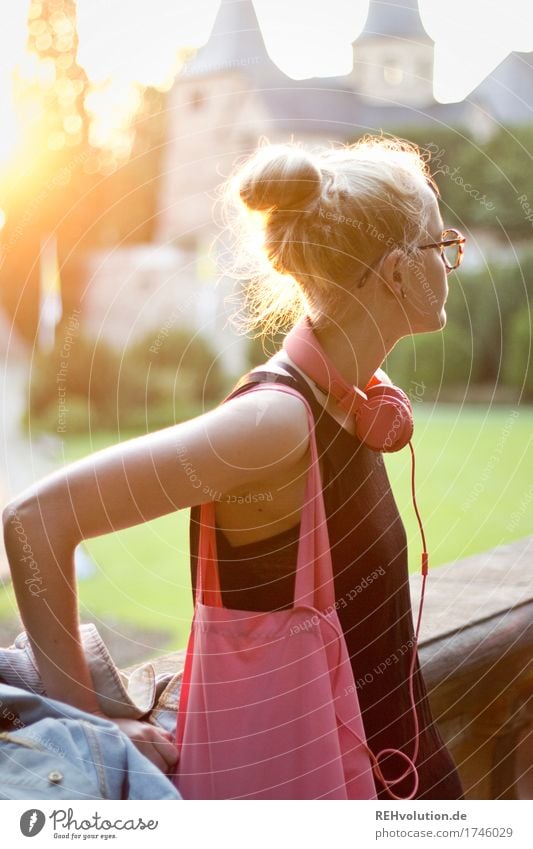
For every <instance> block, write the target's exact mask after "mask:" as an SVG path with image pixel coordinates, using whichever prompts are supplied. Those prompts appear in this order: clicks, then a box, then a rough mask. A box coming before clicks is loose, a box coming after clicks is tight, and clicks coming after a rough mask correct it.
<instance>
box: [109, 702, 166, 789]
mask: <svg viewBox="0 0 533 849" xmlns="http://www.w3.org/2000/svg"><path fill="white" fill-rule="evenodd" d="M92 713H93V714H94V715H95V716H100V717H103V718H104V719H107V720H109V721H110V722H114V723H115V724H116V725H118V727H119V728H120V730H121V731H122V732H123V733H124V734H126V736H127V737H129V738H130V740H131V741H132V743H134V744H135V745H136V746H137V748H138V750H139V751H140V752H141V754H143V755H144V756H145V757H146V758H148V759H149V760H151V761H152V763H153V764H155V765H156V767H158V769H160V770H161V772H165V773H166V772H169V771H170V770H172V768H173V767H174V766H175V765H176V763H177V760H178V751H177V749H176V745H175V743H174V742H173V735H172V734H171V733H170V732H169V731H165V729H164V728H158V727H157V726H155V725H152V724H151V723H150V722H141V721H139V720H137V719H126V718H125V717H119V718H118V719H117V718H116V717H114V716H107V715H106V714H105V713H103V712H102V711H101V710H98V711H92Z"/></svg>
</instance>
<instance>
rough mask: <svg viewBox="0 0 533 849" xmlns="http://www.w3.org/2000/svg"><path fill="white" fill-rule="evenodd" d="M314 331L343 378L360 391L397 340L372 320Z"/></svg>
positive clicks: (358, 320) (331, 325)
mask: <svg viewBox="0 0 533 849" xmlns="http://www.w3.org/2000/svg"><path fill="white" fill-rule="evenodd" d="M313 332H314V334H315V336H316V338H317V340H318V342H319V343H320V345H321V346H322V348H323V349H324V351H325V353H326V354H327V356H328V357H329V358H330V359H331V361H332V362H333V363H334V364H335V366H336V367H337V368H338V370H339V371H340V373H341V374H342V376H343V377H344V379H345V380H346V381H347V382H348V383H350V384H352V385H353V386H357V387H358V388H359V389H362V390H364V389H365V386H367V384H368V382H369V380H370V379H371V377H372V375H373V374H375V372H376V370H377V369H378V368H379V367H380V366H381V364H382V362H383V360H384V359H385V357H386V356H387V354H388V353H389V352H390V351H391V350H392V348H393V347H394V345H395V344H396V342H397V341H398V339H397V338H396V337H393V336H391V335H390V334H389V335H388V336H387V334H386V333H385V332H384V330H383V328H380V327H379V326H378V325H377V324H376V322H375V321H373V320H372V319H369V320H368V321H364V320H361V319H360V318H359V319H357V320H354V321H352V322H351V323H345V324H343V325H342V326H340V325H334V324H330V325H328V327H325V328H323V329H316V328H314V329H313Z"/></svg>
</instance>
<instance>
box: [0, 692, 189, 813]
mask: <svg viewBox="0 0 533 849" xmlns="http://www.w3.org/2000/svg"><path fill="white" fill-rule="evenodd" d="M181 798H182V797H181V795H180V794H179V792H178V791H177V789H176V788H175V787H174V785H173V784H172V782H171V780H170V779H169V778H168V777H167V776H166V775H165V774H164V773H163V772H161V770H160V769H158V768H157V767H156V766H155V764H153V763H152V762H151V761H150V760H149V759H148V758H146V757H145V756H144V755H142V754H141V752H140V751H139V750H138V749H137V747H136V746H135V745H134V743H133V742H132V741H131V740H130V739H129V737H127V735H126V734H124V733H123V732H121V731H120V729H119V728H118V726H117V725H116V724H115V723H114V722H112V721H111V720H107V719H104V718H101V717H98V716H94V715H92V714H90V713H86V712H85V711H82V710H78V708H75V707H72V706H71V705H68V704H66V703H64V702H60V701H57V700H55V699H50V698H48V697H46V696H44V695H41V694H38V693H33V692H31V691H28V690H24V689H21V688H19V687H14V686H11V685H9V684H5V683H2V682H1V681H0V799H51V800H58V799H73V800H77V799H181Z"/></svg>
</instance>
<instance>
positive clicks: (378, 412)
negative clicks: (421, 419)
mask: <svg viewBox="0 0 533 849" xmlns="http://www.w3.org/2000/svg"><path fill="white" fill-rule="evenodd" d="M366 395H367V397H368V401H362V402H361V405H360V407H359V412H358V416H357V436H358V438H359V439H360V440H361V442H364V443H365V445H368V447H369V448H372V449H373V450H374V451H384V452H387V453H389V452H393V451H400V450H401V449H402V448H404V447H405V446H406V445H407V443H408V442H409V440H410V439H411V437H412V435H413V429H414V424H413V411H412V408H411V402H410V401H409V398H408V397H407V395H406V394H405V392H404V391H403V390H402V389H400V388H399V387H398V386H390V385H388V384H385V383H378V384H376V385H375V386H371V387H370V388H369V389H367V390H366Z"/></svg>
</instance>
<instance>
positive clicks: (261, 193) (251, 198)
mask: <svg viewBox="0 0 533 849" xmlns="http://www.w3.org/2000/svg"><path fill="white" fill-rule="evenodd" d="M321 189H322V175H321V172H320V169H319V167H318V166H317V165H316V164H315V162H314V161H313V158H312V156H311V155H310V154H309V153H306V151H303V150H301V149H299V148H296V147H289V146H286V145H269V146H268V147H266V148H264V149H263V150H260V151H258V152H257V153H256V155H255V156H254V157H252V159H251V160H250V161H249V163H248V164H247V166H245V170H244V173H243V176H242V177H241V180H240V184H239V195H240V198H241V200H242V201H243V203H245V204H246V206H247V207H248V208H249V209H253V210H261V211H262V210H266V209H278V210H285V209H286V210H289V209H290V210H294V209H302V208H303V207H304V206H305V205H306V204H308V203H309V202H310V201H311V200H314V199H316V198H318V197H319V196H320V193H321Z"/></svg>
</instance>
